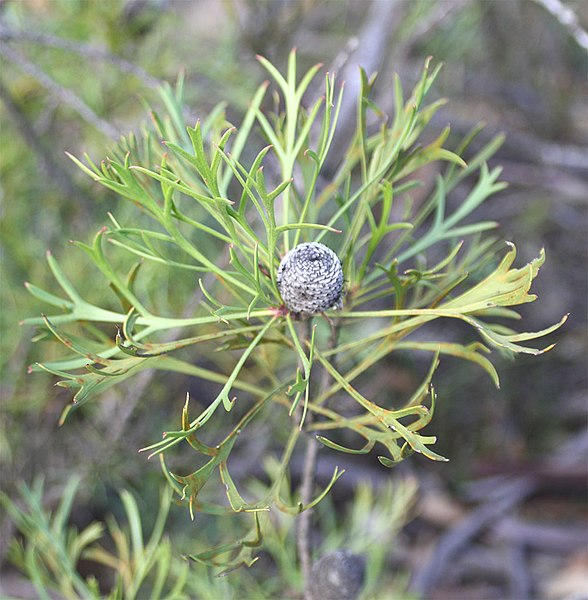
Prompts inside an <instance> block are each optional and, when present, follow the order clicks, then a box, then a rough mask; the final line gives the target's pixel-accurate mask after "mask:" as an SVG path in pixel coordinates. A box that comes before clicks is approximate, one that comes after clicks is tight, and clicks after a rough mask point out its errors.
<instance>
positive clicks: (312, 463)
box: [296, 315, 338, 600]
mask: <svg viewBox="0 0 588 600" xmlns="http://www.w3.org/2000/svg"><path fill="white" fill-rule="evenodd" d="M323 316H325V318H326V319H327V320H328V321H329V325H330V326H331V336H330V338H329V343H328V348H329V350H332V349H334V348H335V347H336V345H337V339H338V327H337V326H336V325H334V324H333V322H331V321H330V320H329V319H328V317H326V315H323ZM311 323H312V320H311V319H309V320H308V321H307V329H306V339H307V341H308V343H310V336H311ZM330 380H331V376H330V374H329V372H328V371H327V370H326V369H323V373H322V378H321V380H320V384H319V389H318V390H317V393H318V397H320V396H321V394H322V393H323V392H324V391H325V390H326V389H327V388H328V386H329V383H330ZM309 385H310V382H309ZM314 419H315V415H314V413H313V411H311V410H309V411H308V413H307V415H306V422H305V427H306V430H307V431H308V430H309V428H310V427H311V426H312V424H313V422H314ZM319 449H320V445H319V443H318V442H317V441H316V439H315V438H314V437H313V436H308V437H307V439H306V449H305V452H304V465H303V470H302V482H301V484H300V502H301V504H303V505H304V504H308V503H309V502H310V501H311V500H312V492H313V488H314V484H315V479H316V465H317V457H318V451H319ZM312 514H313V509H309V510H305V511H304V512H303V513H301V514H300V516H299V517H298V521H297V524H296V544H297V549H298V560H299V561H300V570H301V571H302V577H303V581H304V598H305V600H312V598H311V596H310V591H309V589H308V582H309V581H310V572H311V561H310V554H311V542H310V535H309V532H310V524H311V520H312Z"/></svg>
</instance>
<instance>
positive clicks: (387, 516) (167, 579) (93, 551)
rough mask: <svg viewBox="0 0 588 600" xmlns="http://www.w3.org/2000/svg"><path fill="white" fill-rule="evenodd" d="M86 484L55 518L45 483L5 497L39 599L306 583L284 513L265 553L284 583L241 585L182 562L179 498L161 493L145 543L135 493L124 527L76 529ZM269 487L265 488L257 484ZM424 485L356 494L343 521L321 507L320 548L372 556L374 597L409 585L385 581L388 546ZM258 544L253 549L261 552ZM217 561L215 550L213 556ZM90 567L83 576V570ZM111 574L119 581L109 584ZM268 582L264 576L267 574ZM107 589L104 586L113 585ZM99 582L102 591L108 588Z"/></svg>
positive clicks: (124, 497)
mask: <svg viewBox="0 0 588 600" xmlns="http://www.w3.org/2000/svg"><path fill="white" fill-rule="evenodd" d="M80 484H81V481H80V480H79V478H77V477H72V478H71V479H70V480H69V482H68V483H67V485H66V486H65V488H64V490H63V494H62V497H61V500H60V502H59V505H58V506H57V507H56V509H55V510H53V511H46V510H44V509H43V505H44V503H45V501H44V498H43V496H44V486H43V482H42V480H41V479H38V480H37V481H36V482H35V483H34V484H33V486H32V487H31V488H29V487H28V486H26V485H25V484H21V485H20V486H19V493H20V501H18V502H16V501H12V500H10V499H9V497H8V496H7V495H5V494H4V493H0V503H2V504H3V506H4V507H5V509H6V511H7V512H8V513H9V515H10V517H11V519H12V520H13V521H14V523H15V524H16V526H17V527H18V529H19V531H20V533H21V534H22V536H23V538H22V540H18V539H17V538H14V539H13V540H12V542H11V545H10V548H9V551H8V557H9V559H10V560H11V561H12V562H13V563H14V564H15V565H16V566H18V567H19V568H20V569H21V570H22V571H23V572H25V573H27V574H28V575H29V576H30V581H31V583H32V584H33V585H34V588H35V591H36V593H37V595H38V597H39V598H40V599H42V600H44V599H46V598H50V597H52V595H51V594H52V593H59V594H60V595H61V596H62V597H64V598H85V599H93V598H107V599H109V600H116V599H122V598H124V599H126V600H131V599H133V598H153V599H157V600H159V599H163V598H167V599H172V598H175V599H178V600H179V599H182V598H193V597H197V598H202V599H203V600H208V599H210V600H214V599H215V598H218V597H219V596H220V595H222V596H221V597H223V598H237V597H242V598H244V597H247V598H253V597H255V598H270V597H276V595H277V594H280V593H283V591H284V588H285V587H289V588H292V589H296V588H297V587H299V585H300V572H299V569H298V566H297V564H296V556H295V554H294V553H293V551H292V549H293V548H294V547H295V544H294V532H293V527H292V519H288V518H283V516H281V515H280V513H274V514H273V515H270V514H269V513H266V514H264V515H262V516H261V517H260V520H261V521H262V522H263V530H264V549H265V552H266V554H267V555H268V556H269V557H271V562H272V563H273V567H272V568H270V572H272V571H273V570H275V569H278V570H279V573H280V577H279V578H278V577H275V576H268V574H267V572H266V573H264V575H263V576H259V577H258V578H257V580H256V579H253V578H241V580H238V581H232V582H231V585H229V583H228V582H227V580H226V579H222V578H221V579H218V578H213V577H211V576H210V572H208V571H209V570H208V569H207V567H205V566H202V565H197V564H194V563H193V562H189V561H190V559H191V558H193V557H190V556H185V557H181V556H179V554H178V553H177V552H176V551H175V546H174V543H173V542H172V540H171V539H170V538H169V537H168V536H167V535H166V534H165V533H164V532H165V531H166V530H167V528H168V519H169V510H170V506H171V493H170V490H169V488H168V489H165V490H163V491H162V493H161V496H160V501H159V510H158V513H157V516H156V519H155V523H154V524H153V526H152V528H151V533H150V534H149V536H148V538H147V537H146V536H145V533H144V531H145V518H144V515H143V514H142V510H141V508H140V507H139V504H138V503H137V500H136V499H135V498H134V496H133V495H132V494H131V493H130V492H128V491H126V490H123V491H122V492H121V494H120V499H121V503H122V506H123V507H124V522H122V523H121V522H119V520H117V519H116V518H115V517H114V516H113V515H112V514H110V515H107V517H106V527H105V526H104V524H103V523H100V522H96V521H95V522H92V523H90V524H89V525H87V526H86V527H84V528H83V529H81V530H78V529H77V528H76V527H73V526H68V522H69V521H70V520H71V510H72V507H73V506H75V504H76V495H77V494H78V492H79V489H80ZM256 487H257V488H259V489H261V488H263V484H262V483H261V482H259V481H258V482H257V483H256ZM415 491H416V485H415V482H414V481H413V480H405V481H402V482H399V483H398V484H394V486H392V485H391V484H390V483H388V484H386V485H385V486H384V487H383V489H382V490H381V491H380V493H379V494H377V495H375V494H374V493H373V490H371V489H370V488H369V487H367V486H365V485H360V486H359V487H358V488H357V489H356V490H355V496H354V497H355V501H354V503H353V508H351V509H350V510H349V513H348V514H346V515H345V518H341V519H337V517H336V516H335V515H336V512H335V511H334V510H333V507H331V506H326V505H325V507H324V509H323V510H321V519H325V520H329V521H330V524H329V525H330V526H329V532H330V534H329V536H328V537H327V538H326V539H325V541H324V543H323V544H322V546H321V551H328V550H329V549H332V548H334V547H340V546H342V545H343V546H347V547H349V548H352V549H354V550H356V551H358V552H365V553H366V554H367V556H368V558H369V562H368V565H369V566H368V581H367V586H366V593H368V594H370V593H372V592H373V593H377V592H378V590H382V589H386V590H387V591H388V593H389V590H390V589H391V588H390V585H393V586H394V589H398V590H399V592H401V591H402V589H403V586H404V583H403V581H402V580H401V579H400V578H396V579H395V580H394V581H392V582H390V581H388V580H387V578H386V577H385V576H384V571H385V553H384V552H383V548H384V547H385V544H375V543H374V542H375V541H378V540H380V539H381V540H389V539H390V537H391V536H392V535H394V534H395V533H396V531H397V530H398V529H399V528H400V527H401V526H402V525H403V524H404V522H405V519H406V516H407V514H408V511H409V509H410V505H411V503H412V501H413V498H414V494H415ZM255 545H256V544H252V546H251V549H255V548H254V546H255ZM210 556H211V558H212V553H210ZM81 563H83V564H84V569H83V572H84V573H85V575H81V574H80V569H79V566H80V564H81ZM101 569H102V570H103V569H106V570H107V571H109V574H112V577H105V575H104V573H103V572H101ZM260 575H261V574H260ZM106 581H108V582H109V584H108V587H107V588H105V582H106ZM99 584H100V587H99Z"/></svg>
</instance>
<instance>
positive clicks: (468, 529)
mask: <svg viewBox="0 0 588 600" xmlns="http://www.w3.org/2000/svg"><path fill="white" fill-rule="evenodd" d="M534 489H535V484H534V482H533V480H532V479H531V478H529V479H526V478H520V479H517V480H515V481H513V482H512V483H511V485H510V486H508V487H507V489H504V488H500V489H499V490H498V493H496V494H494V496H493V497H490V498H488V500H487V502H485V503H484V504H483V505H482V506H480V507H479V508H476V509H475V510H473V511H472V512H471V513H470V514H469V516H467V517H466V518H465V519H463V521H461V522H460V523H459V524H458V525H456V526H455V527H454V528H453V529H451V530H450V531H448V532H447V533H446V534H445V535H444V536H443V537H442V538H441V541H440V542H439V544H438V545H437V547H436V548H435V551H434V552H433V555H432V556H431V557H430V559H429V560H428V561H427V563H426V564H425V565H424V566H423V567H422V568H421V569H420V570H419V571H417V573H416V574H415V577H414V579H413V581H412V584H411V591H412V592H414V593H416V594H417V595H418V596H426V595H427V593H428V592H429V591H430V590H431V589H432V588H433V587H434V586H435V584H436V583H437V582H438V581H439V579H440V578H441V575H442V574H443V573H444V571H445V570H446V569H447V567H448V565H449V564H450V563H451V561H452V560H454V558H455V556H456V555H457V554H458V553H459V552H460V550H462V549H463V548H464V547H465V546H466V545H467V543H468V542H469V541H470V540H472V539H473V538H474V537H475V536H476V535H478V533H480V531H482V530H483V529H484V528H486V527H488V526H489V525H490V524H491V523H492V522H494V521H496V520H497V519H499V518H500V517H502V515H504V514H505V513H507V512H508V511H510V510H511V509H512V508H513V507H514V506H516V505H518V504H519V503H520V502H522V501H523V500H524V499H525V498H526V497H527V496H528V495H529V494H531V493H532V492H533V490H534Z"/></svg>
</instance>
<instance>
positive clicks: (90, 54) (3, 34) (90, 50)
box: [0, 26, 161, 89]
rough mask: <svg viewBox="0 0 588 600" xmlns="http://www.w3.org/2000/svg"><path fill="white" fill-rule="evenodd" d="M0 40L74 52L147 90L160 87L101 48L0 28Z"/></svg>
mask: <svg viewBox="0 0 588 600" xmlns="http://www.w3.org/2000/svg"><path fill="white" fill-rule="evenodd" d="M0 40H6V41H9V40H15V41H27V42H33V43H35V44H40V45H42V46H50V47H51V48H61V49H63V50H67V51H69V52H74V53H75V54H79V55H80V56H84V57H86V58H88V59H90V60H96V61H105V62H109V63H111V64H113V65H114V66H115V67H117V68H118V69H119V70H120V71H122V72H123V73H130V74H131V75H134V76H135V77H137V79H140V80H141V81H142V82H143V84H144V85H146V86H147V87H149V88H152V89H157V88H158V87H159V86H160V85H161V81H160V80H159V79H157V77H153V76H152V75H150V74H149V73H147V71H145V70H144V69H142V68H141V67H139V66H138V65H135V64H134V63H132V62H130V61H128V60H125V59H124V58H120V57H119V56H116V55H114V54H111V53H110V52H108V51H106V50H103V49H101V48H96V47H95V46H91V45H89V44H83V43H81V42H76V41H74V40H67V39H64V38H60V37H57V36H53V35H47V34H42V33H34V32H31V31H22V30H21V31H16V30H14V29H9V28H6V27H1V26H0Z"/></svg>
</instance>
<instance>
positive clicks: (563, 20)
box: [535, 0, 588, 50]
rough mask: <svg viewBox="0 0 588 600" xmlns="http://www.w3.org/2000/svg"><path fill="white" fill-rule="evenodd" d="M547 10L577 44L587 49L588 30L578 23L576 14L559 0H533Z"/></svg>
mask: <svg viewBox="0 0 588 600" xmlns="http://www.w3.org/2000/svg"><path fill="white" fill-rule="evenodd" d="M535 2H537V4H540V5H541V6H542V7H543V8H544V9H545V10H546V11H547V12H549V13H550V14H552V15H553V16H554V17H555V18H556V19H557V20H558V21H559V22H560V24H561V25H563V27H564V28H565V29H567V31H568V33H569V34H570V35H571V36H572V37H573V38H574V39H575V40H576V42H577V43H578V45H579V46H581V47H582V48H585V49H586V50H588V32H586V30H585V29H584V28H583V27H582V26H581V25H580V22H579V20H578V15H576V13H575V12H574V11H573V10H572V9H571V8H570V7H569V6H566V5H565V4H563V2H561V1H560V0H535Z"/></svg>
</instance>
